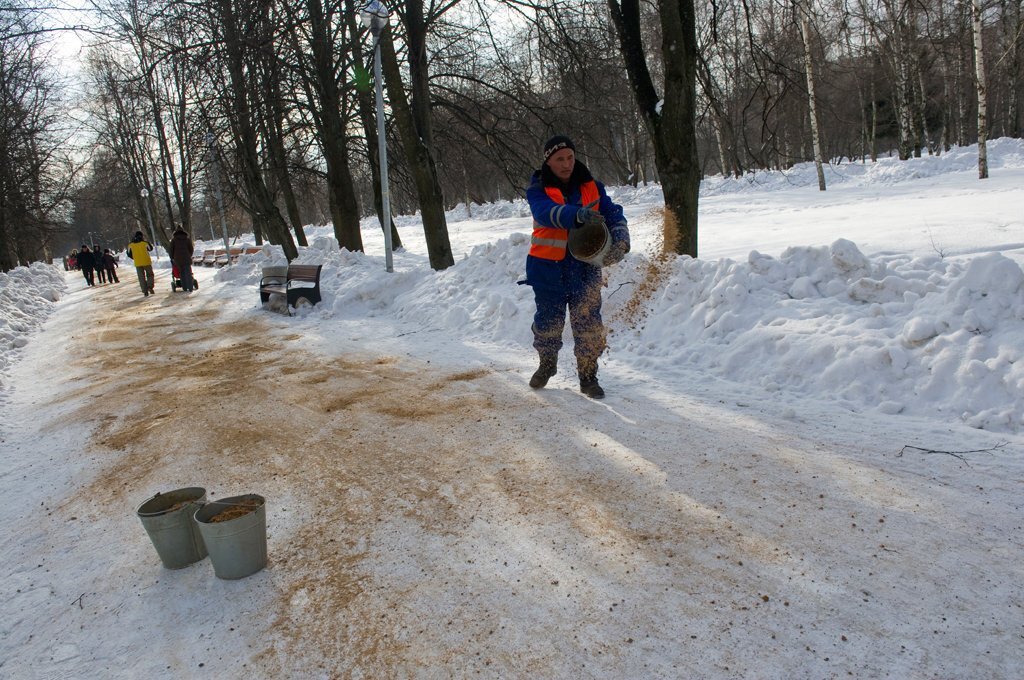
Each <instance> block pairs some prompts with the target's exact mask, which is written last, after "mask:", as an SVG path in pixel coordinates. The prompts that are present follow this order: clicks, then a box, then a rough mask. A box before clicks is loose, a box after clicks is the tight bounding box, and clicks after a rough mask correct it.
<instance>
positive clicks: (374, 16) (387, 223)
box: [359, 0, 394, 272]
mask: <svg viewBox="0 0 1024 680" xmlns="http://www.w3.org/2000/svg"><path fill="white" fill-rule="evenodd" d="M389 16H390V13H389V12H388V8H387V5H385V4H384V3H383V2H381V1H380V0H370V2H368V3H367V4H366V5H364V6H363V8H362V9H361V10H360V12H359V18H360V20H361V21H362V22H363V24H365V25H368V26H369V28H370V33H371V34H372V35H373V46H374V49H373V53H374V54H373V81H374V84H375V85H376V89H377V155H378V157H379V158H380V202H381V227H382V228H383V229H384V268H385V270H386V271H388V272H393V271H394V267H393V265H392V259H391V190H390V187H389V186H388V148H387V140H386V138H385V133H384V92H383V89H382V87H383V86H382V83H383V78H382V77H381V66H380V34H381V32H382V31H383V30H384V27H385V26H387V22H388V17H389Z"/></svg>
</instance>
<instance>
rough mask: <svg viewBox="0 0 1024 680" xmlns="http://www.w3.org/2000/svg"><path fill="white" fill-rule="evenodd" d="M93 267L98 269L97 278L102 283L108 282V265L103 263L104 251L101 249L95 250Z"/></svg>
mask: <svg viewBox="0 0 1024 680" xmlns="http://www.w3.org/2000/svg"><path fill="white" fill-rule="evenodd" d="M92 255H93V263H92V266H93V269H95V270H96V280H97V281H99V282H100V283H106V282H107V267H106V266H105V265H104V264H103V253H101V252H100V251H99V250H94V251H93V253H92Z"/></svg>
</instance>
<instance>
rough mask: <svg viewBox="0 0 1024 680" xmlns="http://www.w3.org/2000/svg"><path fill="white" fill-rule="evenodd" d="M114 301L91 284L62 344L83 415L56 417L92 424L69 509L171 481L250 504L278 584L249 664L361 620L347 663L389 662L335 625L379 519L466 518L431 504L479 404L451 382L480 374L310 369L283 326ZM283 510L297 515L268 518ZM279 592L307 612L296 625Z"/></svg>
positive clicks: (208, 306) (195, 306) (381, 642)
mask: <svg viewBox="0 0 1024 680" xmlns="http://www.w3.org/2000/svg"><path fill="white" fill-rule="evenodd" d="M160 288H161V285H160V282H159V281H158V283H157V289H158V291H159V290H160ZM134 292H135V291H134V289H133V290H132V293H134ZM125 293H126V291H125V285H124V284H123V283H122V284H121V285H120V286H118V287H106V288H104V287H101V288H97V289H96V291H95V294H94V298H95V301H96V302H97V303H98V304H99V305H100V306H101V307H102V308H103V310H104V311H103V314H102V315H97V317H96V319H95V323H91V324H89V325H87V326H86V327H84V328H83V331H82V332H81V333H80V334H78V335H77V336H76V337H75V338H73V339H72V343H71V346H70V348H69V351H70V352H71V355H72V357H73V360H72V363H73V364H75V365H76V368H75V369H73V375H72V376H71V383H72V384H73V385H74V387H72V388H71V390H70V393H72V394H73V395H74V397H75V398H77V399H79V400H84V405H82V406H80V407H79V408H77V409H76V410H74V411H73V412H72V414H71V415H70V416H68V419H69V420H72V421H76V422H77V423H84V424H89V425H91V426H92V427H93V428H94V436H93V437H92V442H93V443H94V444H95V451H94V453H95V454H96V455H98V456H99V457H100V458H101V460H102V469H101V470H100V471H99V473H98V474H97V475H96V476H95V477H94V478H93V479H92V480H91V481H90V482H89V483H88V484H87V485H86V486H84V487H83V488H81V489H80V490H79V491H78V493H77V498H72V499H70V500H69V501H68V502H69V503H83V504H84V503H87V502H89V501H93V502H94V501H95V499H104V501H103V502H104V503H105V504H108V505H109V507H120V508H123V507H128V506H131V505H133V504H136V503H137V502H138V501H139V499H140V498H141V497H144V496H145V495H146V494H149V493H152V491H153V490H154V489H169V488H174V487H175V486H184V485H199V486H205V487H207V488H208V490H209V491H210V492H211V496H212V495H214V494H216V495H220V496H225V495H234V494H237V493H248V492H252V493H260V494H261V495H264V496H265V497H266V498H267V499H268V518H269V524H270V525H271V529H269V533H270V559H271V564H270V565H269V568H270V569H271V570H274V571H275V572H279V573H281V572H283V573H284V575H285V577H284V578H283V579H282V582H283V583H284V584H285V588H284V590H283V592H282V594H281V601H280V602H279V608H278V611H277V612H275V613H274V614H273V617H272V618H273V620H275V621H276V623H275V624H274V628H275V630H276V631H277V632H278V633H279V634H280V636H281V638H282V639H283V640H284V642H283V643H281V644H282V645H283V648H281V649H276V650H269V649H268V650H266V651H265V654H264V658H263V659H262V661H263V663H265V664H267V666H268V668H273V667H274V666H275V664H277V663H281V661H280V657H281V656H288V655H289V651H288V649H287V648H288V646H289V645H291V644H293V643H296V642H297V641H298V640H299V639H301V640H302V641H303V644H304V645H305V646H306V649H305V651H304V652H303V654H304V655H308V654H309V652H310V651H311V650H310V649H309V647H310V646H312V647H313V650H312V651H314V655H315V652H316V651H319V652H321V653H322V654H324V655H325V656H328V657H329V656H331V655H332V654H333V653H335V652H336V650H335V649H334V645H336V644H337V643H338V639H339V635H340V633H339V632H338V630H337V628H338V623H337V622H338V621H339V620H343V621H350V622H351V621H353V620H362V621H364V622H365V623H366V624H368V625H363V626H360V627H359V629H358V630H355V631H351V632H349V633H345V634H344V636H343V637H345V644H346V646H347V649H348V650H349V651H347V652H346V654H345V656H346V657H348V659H347V661H346V664H347V665H356V666H358V665H360V663H363V664H366V663H369V664H370V665H372V666H373V667H375V668H378V669H382V668H388V667H390V666H391V665H392V663H393V662H395V659H396V654H397V652H396V650H394V649H391V646H390V644H389V643H387V642H386V641H387V636H386V635H384V636H381V635H379V634H377V632H376V631H374V630H373V623H374V622H375V621H378V620H379V615H378V613H377V611H376V610H374V611H362V612H358V611H353V612H349V613H345V612H344V610H345V609H346V607H349V606H350V605H352V601H353V599H354V598H356V597H357V596H358V595H359V594H360V592H361V589H362V582H363V581H364V580H365V578H366V576H365V574H362V573H361V571H360V566H359V565H360V562H361V561H362V560H363V559H364V557H365V555H366V548H365V545H366V535H367V533H368V529H370V528H373V527H375V526H376V525H377V524H378V523H379V522H381V521H382V519H384V518H387V517H388V515H389V513H396V512H397V513H400V514H404V515H406V516H408V517H410V518H412V519H413V520H414V521H416V522H419V523H421V524H422V526H423V528H424V530H427V531H431V532H437V533H439V534H450V533H452V532H455V531H458V529H459V526H460V525H462V524H464V523H465V522H466V521H467V520H466V518H464V517H460V515H461V514H463V511H462V510H460V509H459V508H456V507H454V506H453V504H452V503H451V501H450V500H449V499H447V498H444V497H442V496H439V495H437V490H438V488H439V487H440V486H441V485H442V484H445V483H447V482H448V480H450V479H452V478H455V477H457V476H459V474H460V473H464V472H467V471H469V470H470V468H471V467H472V466H471V461H469V460H468V459H467V456H468V455H470V452H468V451H465V450H463V449H462V447H461V444H462V441H463V436H464V433H466V432H467V431H473V430H474V429H475V430H477V431H479V432H480V435H479V436H480V437H483V436H484V435H483V430H484V429H486V428H487V427H490V423H491V422H492V421H493V418H494V417H495V413H494V403H493V401H492V398H491V397H490V396H489V392H491V391H494V390H479V389H475V388H472V387H470V388H468V389H467V384H469V385H471V384H472V383H473V382H474V381H477V380H480V379H486V378H487V377H488V375H489V374H490V373H491V372H492V371H490V370H488V369H476V370H473V371H463V372H459V373H453V374H452V375H451V376H445V375H443V374H442V373H439V372H436V371H434V370H433V369H431V370H430V371H423V370H419V371H417V370H410V369H409V368H407V367H406V366H405V365H404V364H403V362H401V361H399V360H398V359H397V358H395V357H388V356H383V357H382V356H376V357H370V356H368V357H349V358H346V359H333V358H329V357H321V356H317V355H315V354H310V353H308V352H307V351H304V350H303V349H302V337H301V334H297V333H294V332H290V331H289V330H288V329H287V324H288V322H287V317H281V316H277V315H273V314H270V313H268V314H267V315H266V316H262V315H256V316H252V317H247V318H244V319H242V320H235V321H230V322H229V321H226V320H222V319H221V318H220V316H219V315H218V312H217V301H216V300H215V299H203V298H199V297H198V296H199V295H201V294H199V293H197V294H195V297H192V298H186V297H185V296H184V294H182V293H176V294H171V293H167V294H166V295H164V294H161V293H160V292H158V293H157V294H156V296H155V297H153V296H151V297H150V298H148V299H145V301H144V300H143V298H141V297H140V296H136V295H130V296H129V295H126V294H125ZM283 345H285V346H288V349H285V350H282V346H283ZM404 363H405V364H407V363H409V362H404ZM68 398H71V397H68ZM121 414H128V415H121ZM60 425H61V426H75V425H73V424H72V423H69V422H62V423H60ZM446 441H451V442H452V444H453V446H452V448H447V447H446V446H445V444H444V443H445V442H446ZM439 444H440V445H439ZM282 505H287V506H288V508H287V510H288V511H290V513H291V514H292V515H293V516H294V515H299V516H300V518H301V519H300V520H295V519H289V518H284V519H282V518H280V517H275V513H277V512H278V511H279V510H280V509H281V506H282ZM396 505H397V506H401V507H400V509H398V510H396V508H395V506H396ZM275 506H277V507H275ZM92 507H93V512H94V513H95V515H96V516H97V517H98V516H99V515H100V514H101V513H102V512H103V511H104V509H103V508H100V507H96V506H95V505H93V506H92ZM275 524H277V525H278V531H276V532H275V530H274V529H275V527H274V525H275ZM282 529H283V530H282ZM357 546H363V547H357ZM295 593H304V594H307V595H308V597H309V600H310V602H309V603H308V604H307V605H306V606H305V607H304V608H303V609H302V611H300V612H296V615H297V616H298V617H299V618H298V619H296V618H293V616H292V614H290V613H289V610H290V609H292V606H291V601H292V599H293V597H294V594H295ZM318 647H319V649H317V648H318ZM353 655H354V656H355V658H353ZM360 655H363V656H365V657H366V658H365V659H364V660H363V662H360V661H358V657H359V656H360Z"/></svg>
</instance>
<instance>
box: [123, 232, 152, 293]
mask: <svg viewBox="0 0 1024 680" xmlns="http://www.w3.org/2000/svg"><path fill="white" fill-rule="evenodd" d="M152 250H153V245H152V244H151V243H149V242H148V241H147V240H146V239H145V237H144V236H143V235H142V232H141V231H137V232H135V236H134V237H133V238H132V242H131V243H129V244H128V257H130V258H131V259H132V262H134V263H135V273H136V274H138V275H139V285H140V286H142V294H143V295H144V296H146V297H149V294H150V293H155V292H156V291H155V290H154V288H153V287H154V285H155V279H154V277H153V260H151V259H150V257H149V253H150V251H152Z"/></svg>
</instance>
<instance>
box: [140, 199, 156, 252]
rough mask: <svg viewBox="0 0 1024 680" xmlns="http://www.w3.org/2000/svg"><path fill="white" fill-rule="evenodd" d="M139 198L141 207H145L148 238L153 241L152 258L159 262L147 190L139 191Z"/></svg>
mask: <svg viewBox="0 0 1024 680" xmlns="http://www.w3.org/2000/svg"><path fill="white" fill-rule="evenodd" d="M139 196H142V205H144V206H145V207H146V220H147V221H148V222H149V237H150V238H151V239H153V258H154V259H156V260H159V259H160V249H159V247H158V245H157V242H156V229H154V228H153V215H152V213H150V212H149V189H143V190H142V191H140V192H139Z"/></svg>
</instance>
